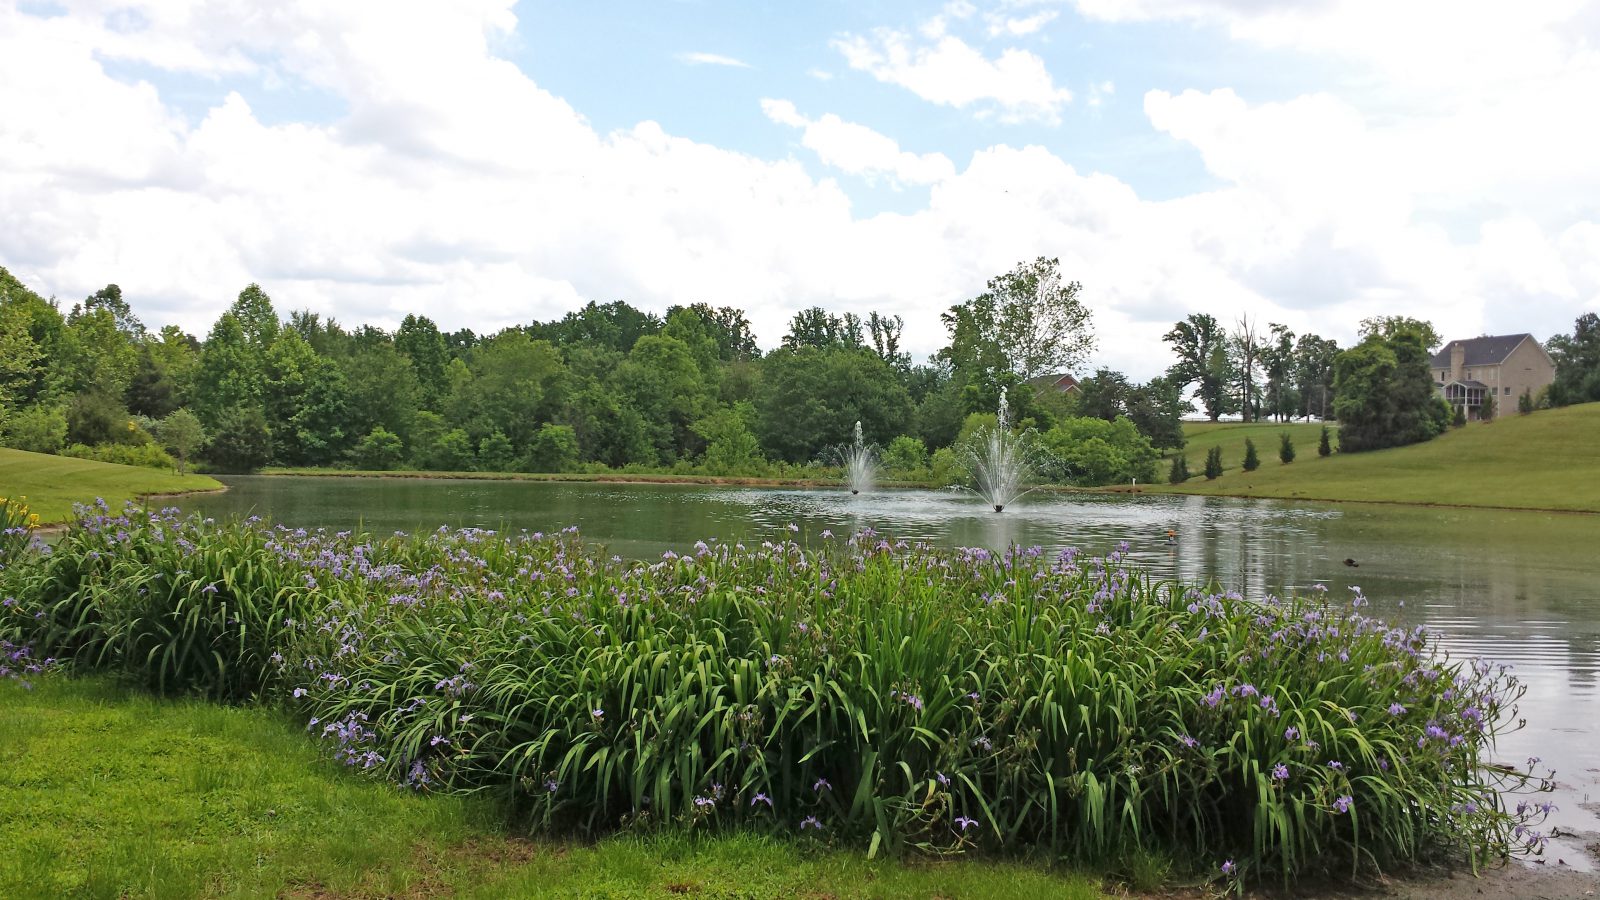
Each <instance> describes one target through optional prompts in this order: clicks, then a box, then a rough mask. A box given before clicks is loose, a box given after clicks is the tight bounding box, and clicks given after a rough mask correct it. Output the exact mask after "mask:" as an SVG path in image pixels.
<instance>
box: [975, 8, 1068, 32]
mask: <svg viewBox="0 0 1600 900" xmlns="http://www.w3.org/2000/svg"><path fill="white" fill-rule="evenodd" d="M1060 15H1061V13H1060V12H1059V11H1057V10H1054V9H1046V10H1041V11H1039V12H1036V13H1034V14H1033V15H1031V16H1020V17H1017V16H1008V15H1005V14H1002V13H988V14H986V15H985V16H984V21H986V22H988V25H989V36H990V37H1025V36H1027V35H1030V34H1033V33H1035V32H1037V31H1039V30H1040V29H1042V28H1044V26H1046V25H1049V24H1050V23H1051V22H1054V21H1055V20H1056V18H1057V17H1058V16H1060Z"/></svg>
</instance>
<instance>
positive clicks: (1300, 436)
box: [1156, 422, 1339, 481]
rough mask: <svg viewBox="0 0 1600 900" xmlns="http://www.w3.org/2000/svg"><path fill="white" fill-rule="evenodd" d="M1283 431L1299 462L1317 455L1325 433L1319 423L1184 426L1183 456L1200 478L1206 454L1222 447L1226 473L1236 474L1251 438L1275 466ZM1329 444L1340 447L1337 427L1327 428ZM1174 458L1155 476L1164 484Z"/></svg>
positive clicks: (1262, 454)
mask: <svg viewBox="0 0 1600 900" xmlns="http://www.w3.org/2000/svg"><path fill="white" fill-rule="evenodd" d="M1284 431H1287V432H1289V439H1290V440H1292V441H1294V449H1295V453H1296V454H1297V458H1303V457H1305V456H1308V455H1309V456H1316V455H1317V438H1318V437H1319V436H1320V435H1321V433H1322V425H1321V423H1316V422H1313V423H1310V424H1306V423H1300V422H1295V423H1285V422H1185V423H1183V436H1184V438H1185V440H1186V441H1187V443H1186V444H1184V446H1183V454H1184V455H1185V456H1187V457H1188V458H1189V471H1190V473H1192V474H1194V475H1200V474H1201V473H1203V472H1205V469H1206V451H1208V450H1210V449H1211V448H1212V447H1221V448H1222V468H1223V471H1233V470H1236V469H1238V468H1239V465H1240V464H1241V463H1243V462H1244V442H1245V439H1246V438H1249V439H1251V440H1253V441H1255V442H1256V453H1258V454H1260V455H1261V464H1262V465H1263V466H1265V465H1266V464H1267V460H1269V459H1270V460H1272V462H1273V463H1274V464H1276V463H1277V462H1278V434H1279V433H1280V432H1284ZM1328 440H1330V441H1332V442H1333V446H1334V447H1338V446H1339V426H1338V425H1337V424H1335V423H1329V424H1328ZM1172 456H1173V454H1171V453H1169V454H1168V455H1167V458H1166V461H1165V463H1164V464H1163V467H1162V469H1161V470H1160V471H1159V472H1157V473H1156V475H1157V476H1158V477H1159V478H1160V479H1161V480H1162V481H1165V480H1166V478H1167V470H1166V468H1165V466H1169V465H1171V464H1172V462H1171V459H1172Z"/></svg>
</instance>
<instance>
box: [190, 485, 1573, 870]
mask: <svg viewBox="0 0 1600 900" xmlns="http://www.w3.org/2000/svg"><path fill="white" fill-rule="evenodd" d="M223 480H224V481H226V482H227V484H228V486H229V490H228V491H227V492H226V493H221V494H209V495H198V496H194V497H189V498H185V499H183V500H182V501H180V504H179V505H181V506H182V507H183V508H184V509H185V510H186V511H192V512H199V513H203V514H205V515H210V516H218V517H220V516H224V515H230V514H234V513H238V514H244V515H248V514H255V515H259V516H261V517H262V518H264V519H268V520H270V521H274V522H281V523H283V524H286V525H293V526H298V527H304V528H317V527H326V528H330V529H348V528H357V527H359V528H364V529H366V530H368V531H372V532H374V533H380V534H383V533H388V532H392V531H413V532H414V531H420V530H430V529H433V528H437V527H438V526H440V525H450V526H454V527H462V526H476V527H483V528H494V529H527V530H530V531H537V530H542V531H550V530H554V529H558V528H561V527H564V526H567V525H577V526H579V528H580V529H581V534H582V535H583V536H584V537H585V538H586V539H588V540H590V541H594V542H598V543H600V544H603V545H605V546H606V547H607V548H609V549H610V551H611V552H613V553H615V554H618V555H621V556H624V557H634V558H655V557H658V556H660V555H661V553H663V552H664V551H666V550H669V549H670V550H675V551H678V552H683V551H685V550H688V549H689V548H690V547H692V545H693V544H694V542H695V541H697V540H701V539H709V538H713V537H714V538H719V539H722V540H726V541H738V540H756V541H759V540H762V539H765V538H769V537H775V536H777V535H779V534H782V535H784V536H788V531H787V526H789V525H790V524H794V525H795V526H797V527H798V528H799V529H800V536H799V539H800V540H802V541H813V542H814V541H820V540H823V539H824V538H823V537H822V532H823V531H824V530H831V531H832V532H834V533H835V534H839V535H847V534H849V533H850V532H852V531H854V530H858V529H860V528H863V527H870V528H873V529H875V530H876V531H878V532H879V533H881V534H883V535H885V536H892V537H896V538H904V539H907V540H913V541H927V542H930V543H935V544H940V545H945V546H984V547H990V548H1004V547H1005V546H1006V545H1007V544H1011V543H1017V544H1022V545H1034V544H1037V545H1041V546H1044V547H1046V548H1049V549H1057V548H1061V547H1067V546H1073V547H1078V548H1080V549H1083V550H1085V551H1087V552H1090V553H1097V554H1098V553H1105V552H1108V551H1110V550H1112V549H1115V548H1116V546H1117V545H1118V544H1119V543H1121V542H1127V543H1128V544H1129V545H1130V547H1129V555H1130V556H1131V557H1132V558H1133V559H1134V560H1135V561H1136V562H1137V563H1139V564H1141V565H1143V566H1144V567H1146V568H1148V569H1149V570H1150V571H1151V572H1152V573H1154V574H1156V575H1159V576H1177V577H1181V578H1184V579H1186V580H1192V581H1203V580H1206V579H1211V578H1215V579H1216V580H1217V581H1219V582H1221V583H1222V584H1223V585H1225V586H1227V587H1229V588H1233V589H1235V590H1239V591H1241V592H1243V593H1244V594H1245V595H1246V596H1252V597H1258V596H1261V595H1262V594H1265V593H1275V592H1288V591H1292V590H1296V589H1305V588H1307V587H1309V586H1310V585H1313V584H1322V585H1326V586H1327V587H1328V589H1329V593H1330V596H1336V597H1343V596H1348V594H1349V589H1350V588H1351V587H1353V586H1359V587H1360V588H1361V589H1362V591H1363V592H1364V593H1365V594H1366V596H1367V597H1368V598H1369V599H1370V600H1371V602H1372V611H1373V614H1374V615H1377V616H1378V617H1380V618H1384V619H1386V620H1388V621H1390V622H1392V623H1395V624H1403V625H1414V624H1426V625H1429V626H1431V627H1433V628H1435V629H1436V630H1437V631H1438V632H1439V634H1440V636H1441V644H1442V646H1443V648H1444V649H1445V650H1446V651H1447V652H1449V653H1450V654H1452V655H1456V656H1481V657H1485V658H1488V659H1492V660H1494V661H1496V662H1503V663H1508V664H1511V665H1512V666H1513V667H1514V670H1515V672H1516V673H1517V674H1518V676H1519V677H1520V678H1521V679H1522V680H1523V682H1524V684H1526V686H1527V694H1526V696H1525V697H1524V699H1523V702H1522V704H1521V713H1522V715H1523V717H1525V718H1526V720H1527V725H1526V727H1524V728H1522V729H1521V730H1519V731H1516V732H1514V733H1511V734H1508V735H1506V736H1504V737H1502V739H1501V741H1500V744H1499V746H1498V748H1497V753H1498V755H1499V757H1500V758H1501V759H1503V760H1505V761H1507V762H1516V763H1518V764H1521V763H1522V762H1523V761H1525V759H1526V758H1527V757H1531V756H1537V757H1541V758H1542V759H1543V760H1544V762H1545V764H1546V765H1549V766H1553V767H1554V768H1555V769H1556V771H1557V777H1558V781H1559V787H1558V790H1557V793H1556V796H1555V798H1554V799H1555V802H1556V803H1557V804H1558V805H1559V807H1560V810H1559V811H1558V812H1557V813H1556V815H1554V816H1553V817H1552V820H1551V822H1552V824H1555V825H1559V826H1560V827H1561V828H1562V829H1563V830H1574V831H1579V832H1589V833H1591V837H1590V838H1588V840H1594V839H1595V837H1594V836H1592V833H1594V832H1600V750H1596V743H1597V741H1600V689H1597V684H1596V681H1597V677H1600V516H1582V515H1568V514H1547V513H1534V512H1508V511H1497V510H1463V509H1437V508H1426V507H1415V506H1387V505H1374V504H1312V503H1298V502H1297V503H1293V504H1290V503H1285V502H1277V501H1262V500H1233V499H1227V498H1215V497H1182V496H1173V495H1122V494H1119V495H1110V494H1051V493H1034V494H1030V495H1028V496H1027V497H1026V498H1024V499H1023V500H1022V501H1021V502H1019V503H1018V504H1016V505H1014V506H1012V507H1010V508H1008V509H1007V510H1006V511H1005V512H1004V513H1000V514H996V513H993V512H990V511H989V510H988V508H987V507H986V506H984V505H983V504H982V503H981V502H980V501H978V500H977V499H975V498H973V497H970V496H968V495H964V494H961V493H957V492H936V491H881V492H876V493H871V494H863V495H861V496H859V497H852V496H851V495H850V494H849V493H848V492H846V491H844V490H840V489H813V490H801V489H770V488H759V489H757V488H736V487H709V486H702V485H678V484H613V483H556V482H530V481H487V480H485V481H474V480H443V479H411V478H395V479H373V478H335V477H315V478H308V477H286V476H255V477H236V478H224V479H223ZM1169 530H1170V531H1172V532H1175V536H1174V537H1173V538H1170V539H1169V537H1168V535H1167V532H1168V531H1169ZM1350 563H1354V565H1351V564H1350ZM1581 843H1582V840H1575V841H1555V842H1552V845H1551V848H1550V850H1549V851H1548V852H1547V855H1549V856H1554V857H1559V858H1562V859H1564V860H1566V862H1567V863H1568V864H1570V865H1573V866H1574V867H1579V868H1586V867H1587V868H1592V867H1593V863H1592V862H1585V854H1584V853H1582V852H1581V851H1580V850H1578V849H1577V847H1578V846H1579V845H1581ZM1554 863H1555V860H1554V859H1552V860H1551V864H1552V865H1553V864H1554Z"/></svg>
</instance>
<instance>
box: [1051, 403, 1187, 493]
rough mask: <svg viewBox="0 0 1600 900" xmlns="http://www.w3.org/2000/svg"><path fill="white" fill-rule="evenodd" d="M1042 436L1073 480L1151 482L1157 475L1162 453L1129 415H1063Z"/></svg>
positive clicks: (1083, 482) (1112, 482)
mask: <svg viewBox="0 0 1600 900" xmlns="http://www.w3.org/2000/svg"><path fill="white" fill-rule="evenodd" d="M1040 440H1041V442H1042V443H1043V445H1044V447H1045V448H1046V449H1048V450H1049V451H1050V453H1051V454H1052V455H1053V456H1055V458H1056V459H1057V460H1059V461H1061V462H1062V463H1063V464H1064V465H1065V468H1066V472H1067V476H1068V478H1069V479H1070V480H1071V481H1072V483H1073V484H1078V485H1085V486H1090V485H1103V484H1126V483H1128V482H1130V481H1133V480H1138V481H1142V482H1145V483H1149V482H1152V481H1154V480H1155V478H1156V460H1157V459H1158V458H1159V456H1158V455H1157V453H1156V451H1155V448H1154V447H1152V446H1150V439H1149V438H1147V437H1145V436H1144V435H1142V434H1140V433H1139V429H1137V428H1135V427H1134V424H1133V422H1132V421H1131V420H1129V419H1128V418H1127V417H1126V416H1119V417H1117V418H1116V419H1114V420H1112V421H1110V422H1108V421H1106V420H1105V419H1099V418H1090V417H1078V418H1069V419H1063V420H1062V421H1060V422H1057V423H1056V424H1055V426H1054V427H1053V428H1051V429H1050V430H1049V431H1046V432H1044V434H1043V435H1041V438H1040Z"/></svg>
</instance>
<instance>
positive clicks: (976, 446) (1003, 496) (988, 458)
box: [964, 389, 1033, 512]
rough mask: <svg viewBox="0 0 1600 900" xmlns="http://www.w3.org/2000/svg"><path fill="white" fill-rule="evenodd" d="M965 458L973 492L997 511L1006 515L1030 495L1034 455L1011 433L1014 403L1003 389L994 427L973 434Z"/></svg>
mask: <svg viewBox="0 0 1600 900" xmlns="http://www.w3.org/2000/svg"><path fill="white" fill-rule="evenodd" d="M964 455H965V456H966V459H967V470H968V472H969V473H970V474H971V475H972V480H973V490H974V491H976V492H977V494H978V496H980V497H982V498H983V499H984V500H985V501H987V502H988V504H989V505H990V506H992V507H994V511H995V512H1004V511H1005V508H1006V507H1007V506H1009V505H1010V504H1012V503H1013V502H1015V501H1016V500H1017V498H1019V497H1021V496H1022V495H1023V494H1026V493H1027V492H1028V487H1027V482H1028V478H1029V477H1030V476H1031V475H1032V474H1033V466H1032V464H1031V462H1030V456H1031V454H1030V453H1029V448H1028V446H1027V444H1026V442H1025V441H1024V439H1023V437H1022V436H1019V435H1015V434H1012V433H1011V403H1010V401H1009V400H1007V398H1006V392H1005V390H1004V389H1002V390H1001V391H1000V407H999V409H998V410H997V412H996V416H995V427H993V428H983V429H980V430H979V431H978V432H977V433H976V434H974V435H973V436H972V441H971V443H970V444H968V446H967V447H966V449H965V454H964Z"/></svg>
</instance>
